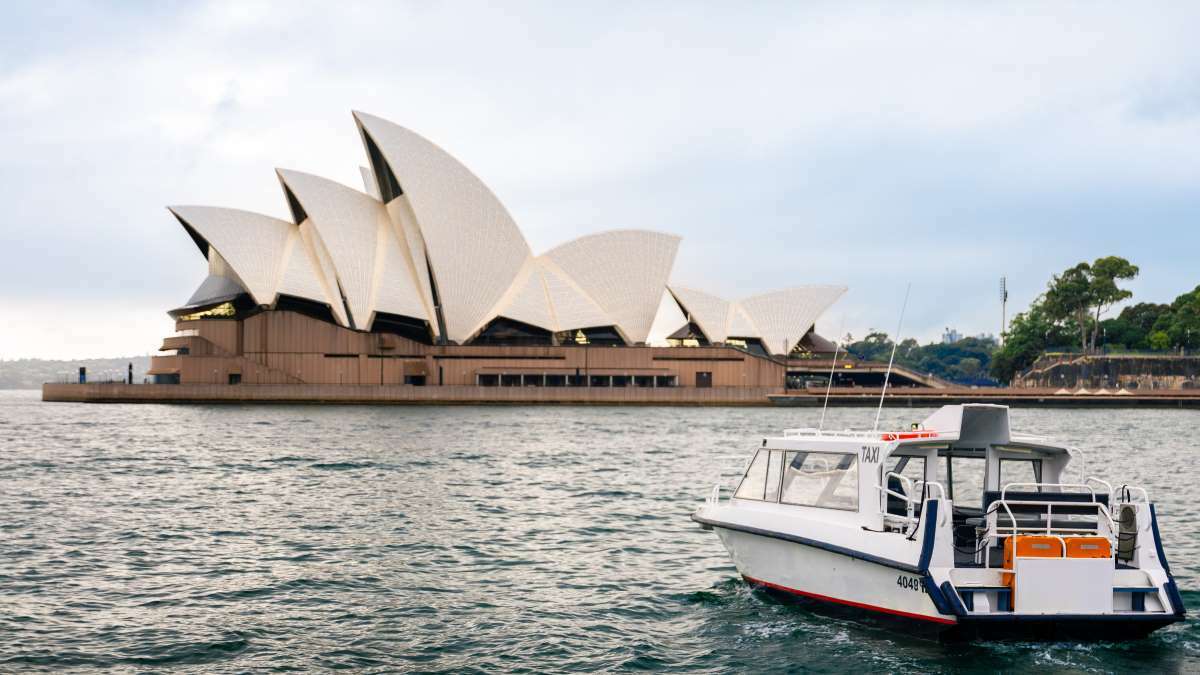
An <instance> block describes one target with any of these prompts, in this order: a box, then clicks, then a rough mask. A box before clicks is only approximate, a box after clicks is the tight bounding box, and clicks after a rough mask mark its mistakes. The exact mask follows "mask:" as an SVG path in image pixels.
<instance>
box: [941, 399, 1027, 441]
mask: <svg viewBox="0 0 1200 675" xmlns="http://www.w3.org/2000/svg"><path fill="white" fill-rule="evenodd" d="M921 426H922V427H923V428H925V429H931V430H934V431H937V432H938V435H939V436H942V435H944V436H957V437H958V441H957V443H958V444H960V445H976V446H978V447H985V446H988V445H1007V444H1009V443H1011V442H1012V431H1011V429H1010V428H1009V426H1008V406H1003V405H991V404H987V403H964V404H961V405H947V406H942V408H941V409H940V410H938V411H937V412H935V413H933V414H932V415H930V416H929V417H926V418H925V421H924V422H922V423H921Z"/></svg>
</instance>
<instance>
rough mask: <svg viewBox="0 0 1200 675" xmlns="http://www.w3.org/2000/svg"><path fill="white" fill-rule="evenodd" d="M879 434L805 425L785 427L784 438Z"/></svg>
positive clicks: (846, 436) (848, 436)
mask: <svg viewBox="0 0 1200 675" xmlns="http://www.w3.org/2000/svg"><path fill="white" fill-rule="evenodd" d="M878 435H879V434H878V433H872V432H870V431H862V430H856V429H843V430H841V431H835V430H831V429H817V428H816V427H804V428H800V429H784V430H783V437H784V438H797V437H800V436H829V437H832V438H863V437H867V436H870V437H875V436H878Z"/></svg>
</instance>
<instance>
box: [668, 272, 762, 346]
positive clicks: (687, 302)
mask: <svg viewBox="0 0 1200 675" xmlns="http://www.w3.org/2000/svg"><path fill="white" fill-rule="evenodd" d="M671 293H672V294H674V296H675V299H676V300H678V301H679V305H680V306H681V307H683V308H684V309H685V310H687V313H688V315H689V316H690V317H691V319H692V322H693V323H695V324H696V325H697V326H699V327H700V330H702V331H704V336H705V337H707V338H708V341H709V342H724V341H725V338H727V337H729V316H730V311H731V310H732V308H733V303H731V302H729V301H728V300H723V299H721V298H718V297H717V296H715V295H712V294H711V293H705V292H704V291H698V290H695V289H693V288H683V287H681V286H672V287H671ZM743 337H748V336H743Z"/></svg>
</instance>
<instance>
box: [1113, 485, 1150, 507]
mask: <svg viewBox="0 0 1200 675" xmlns="http://www.w3.org/2000/svg"><path fill="white" fill-rule="evenodd" d="M1120 492H1121V493H1122V499H1121V503H1123V504H1137V503H1138V502H1135V501H1133V493H1135V492H1140V493H1141V494H1142V501H1141V503H1143V504H1149V503H1150V493H1149V492H1146V488H1144V487H1141V486H1138V485H1122V486H1121V490H1120ZM1126 496H1128V497H1129V499H1125V498H1124V497H1126Z"/></svg>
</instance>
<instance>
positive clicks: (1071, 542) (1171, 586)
mask: <svg viewBox="0 0 1200 675" xmlns="http://www.w3.org/2000/svg"><path fill="white" fill-rule="evenodd" d="M1083 459H1084V458H1083V455H1082V453H1081V452H1080V451H1079V450H1077V449H1074V448H1068V447H1065V446H1063V445H1060V444H1057V443H1055V442H1053V441H1051V440H1049V439H1046V438H1042V437H1039V436H1032V435H1026V434H1019V433H1014V432H1012V431H1011V430H1010V428H1009V416H1008V408H1007V407H1006V406H999V405H982V404H971V405H950V406H945V407H943V408H941V409H940V410H938V411H937V412H935V413H934V414H933V415H931V416H929V417H928V418H927V419H926V420H925V421H924V422H922V423H918V424H913V425H912V427H911V428H910V429H908V430H905V431H901V432H853V431H838V432H831V431H820V430H816V429H791V430H786V431H785V432H784V433H783V435H782V436H779V437H774V438H765V439H763V441H762V445H761V446H760V447H758V448H756V449H755V452H754V454H753V456H752V457H751V458H750V461H749V464H748V465H747V466H746V469H745V470H744V471H743V472H742V474H741V480H740V482H739V483H738V484H737V485H736V487H735V488H734V489H733V490H732V493H731V494H728V496H726V495H725V494H723V493H722V485H721V484H718V485H717V486H716V487H715V488H714V489H713V491H712V492H711V494H710V495H709V496H708V498H707V499H706V501H705V503H704V505H703V506H702V507H700V508H699V509H698V510H697V511H696V512H695V513H694V514H693V515H692V520H694V521H695V522H697V523H699V524H700V526H701V527H703V528H705V529H711V530H714V531H715V532H716V533H717V535H718V536H719V537H720V539H721V542H722V544H724V546H725V548H726V549H727V550H728V551H729V555H730V556H731V557H732V559H733V562H734V564H735V565H736V567H737V570H738V572H739V573H740V574H741V575H742V577H744V578H745V579H746V581H747V582H749V583H751V584H753V585H755V586H759V587H765V588H767V589H773V590H776V591H782V592H786V593H789V594H794V595H796V596H802V597H805V598H810V599H814V600H818V601H824V602H826V603H832V604H834V605H840V606H843V607H848V608H854V609H855V610H865V611H868V612H871V613H875V614H877V615H879V616H884V617H889V618H893V619H896V620H898V621H899V622H901V623H903V624H905V625H906V626H907V627H912V628H917V629H920V630H921V631H922V632H928V633H932V634H934V635H937V636H938V637H942V638H964V639H975V638H992V637H997V638H1004V637H1015V638H1032V639H1060V638H1083V639H1111V640H1121V639H1132V638H1139V637H1143V636H1145V635H1147V634H1148V633H1150V632H1151V631H1153V630H1156V629H1158V628H1161V627H1163V626H1166V625H1168V624H1170V623H1173V622H1175V621H1179V620H1181V619H1182V618H1183V616H1184V606H1183V600H1182V598H1181V597H1180V594H1179V588H1178V587H1177V586H1176V584H1175V580H1174V578H1172V576H1171V570H1170V567H1169V566H1168V565H1167V559H1166V556H1165V555H1164V553H1163V546H1162V538H1161V537H1160V536H1159V523H1158V518H1157V515H1156V514H1155V510H1154V504H1153V503H1152V502H1151V501H1150V497H1149V495H1148V494H1147V493H1146V490H1145V489H1143V488H1141V487H1135V486H1132V485H1124V484H1121V485H1119V487H1117V488H1115V489H1114V487H1113V485H1114V484H1110V483H1108V482H1105V481H1103V480H1100V479H1098V478H1093V477H1089V476H1087V475H1086V472H1085V471H1084V467H1083Z"/></svg>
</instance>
